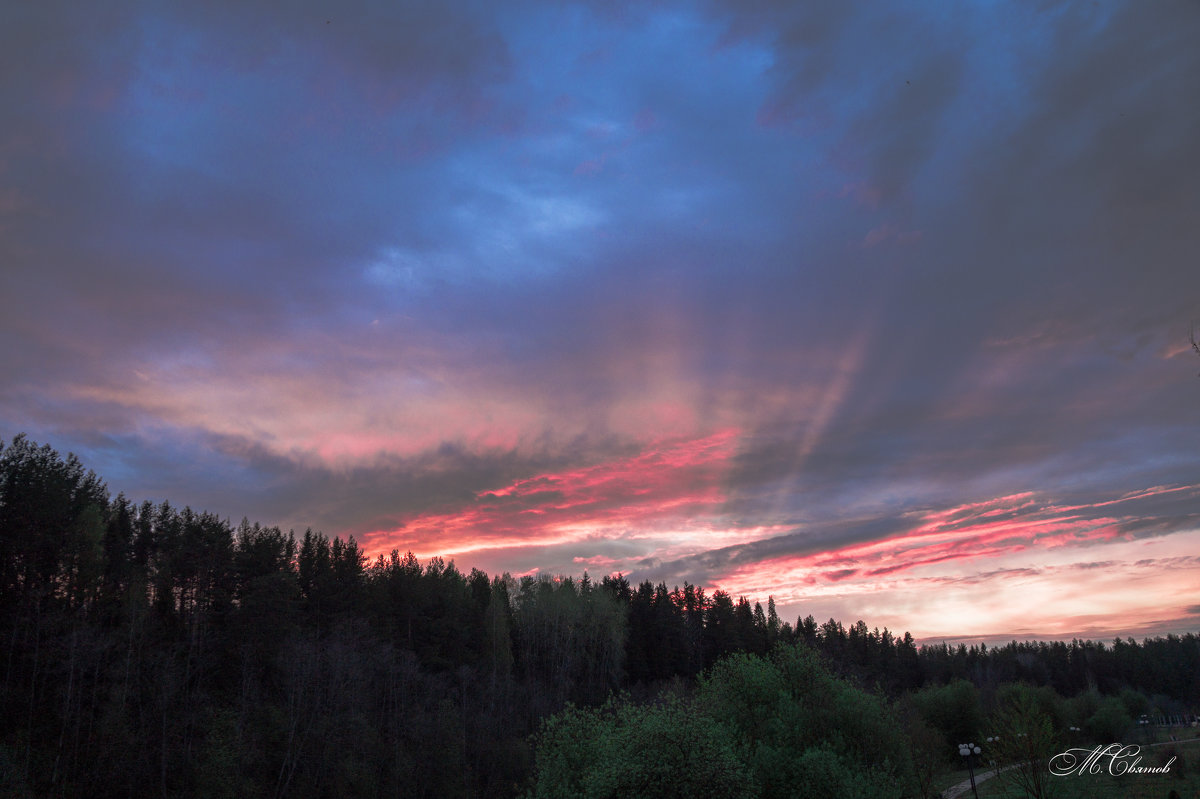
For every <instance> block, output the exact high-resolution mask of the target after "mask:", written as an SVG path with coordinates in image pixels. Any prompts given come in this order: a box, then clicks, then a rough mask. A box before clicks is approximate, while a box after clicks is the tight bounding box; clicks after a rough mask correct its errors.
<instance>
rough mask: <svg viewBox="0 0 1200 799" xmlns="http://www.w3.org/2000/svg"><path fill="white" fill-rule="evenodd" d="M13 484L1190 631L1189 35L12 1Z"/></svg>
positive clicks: (464, 563)
mask: <svg viewBox="0 0 1200 799" xmlns="http://www.w3.org/2000/svg"><path fill="white" fill-rule="evenodd" d="M3 17H4V24H3V25H0V303H2V305H0V308H2V310H0V341H2V342H3V344H2V346H0V440H5V441H10V440H11V439H12V438H13V437H14V436H16V435H17V434H19V433H21V432H25V433H27V434H28V435H29V436H30V437H31V438H32V439H34V440H35V441H37V442H39V443H49V444H51V445H52V446H53V447H55V448H56V449H58V450H59V451H60V452H64V453H65V452H68V451H70V452H74V453H76V454H77V455H79V457H80V458H81V459H82V460H83V461H84V464H85V465H86V466H88V467H89V468H92V469H94V470H95V471H96V472H97V473H98V474H99V475H100V476H101V477H103V478H104V479H105V481H106V482H107V484H108V486H109V489H110V490H111V491H112V493H113V494H116V493H117V492H118V491H120V492H124V493H125V494H126V495H127V496H128V497H130V498H131V499H132V500H134V501H141V500H143V499H150V500H152V501H155V502H159V501H162V500H169V501H170V502H171V503H172V504H173V505H175V506H180V507H181V506H184V505H189V506H191V507H193V508H195V509H205V510H210V511H213V512H216V513H218V514H220V515H221V516H223V517H228V518H230V519H231V520H232V521H233V523H235V524H236V523H237V522H238V521H239V520H240V519H241V518H243V517H246V518H249V519H250V520H251V521H258V522H261V523H263V524H266V525H279V526H281V527H283V528H284V529H285V530H286V529H294V530H296V531H297V533H300V532H302V531H303V530H304V529H306V528H309V527H311V528H313V529H314V530H320V531H323V532H325V533H326V534H327V535H329V536H331V537H332V536H335V535H337V536H342V537H346V536H351V535H352V536H354V537H355V539H356V540H357V541H358V542H359V544H360V545H361V546H362V547H363V548H364V549H365V550H366V552H367V553H368V554H369V555H370V556H371V557H372V558H373V557H375V556H376V555H378V554H380V553H386V552H389V551H390V550H392V549H393V548H395V549H398V550H399V551H400V552H401V553H402V554H403V553H404V552H406V551H412V552H413V553H414V554H416V555H417V557H418V558H420V559H422V560H426V559H428V558H431V557H434V556H441V557H444V558H445V559H446V560H453V561H454V562H455V563H456V565H457V566H458V567H459V568H460V569H461V570H463V571H464V572H465V571H469V570H470V569H471V568H481V569H483V570H485V571H487V572H488V573H489V574H499V573H502V572H505V571H507V572H511V573H512V574H514V575H520V574H533V573H537V574H550V575H560V574H572V575H576V576H578V575H581V574H582V573H583V572H584V571H587V572H588V574H589V575H590V576H591V577H592V578H593V579H598V578H599V577H600V576H602V575H606V574H612V573H618V572H619V573H622V574H624V575H626V576H627V577H628V578H629V579H630V580H632V581H634V582H640V581H641V580H645V579H649V580H652V581H654V582H655V583H658V582H660V581H662V582H665V583H667V585H668V587H671V586H674V585H682V584H684V583H685V582H690V583H692V584H695V585H698V586H702V587H704V588H705V589H706V590H708V591H709V592H711V591H714V590H717V589H721V590H725V591H728V592H730V593H731V594H733V595H735V596H739V595H745V596H747V597H748V598H749V599H751V600H752V601H761V602H763V603H764V605H765V604H766V600H767V597H768V596H773V597H774V598H775V601H776V604H777V607H778V608H779V612H780V615H781V616H782V617H783V618H784V619H785V620H787V621H789V622H792V623H794V622H795V619H797V618H798V617H802V616H807V615H809V614H812V615H814V616H815V617H816V618H817V620H818V621H823V620H825V619H828V618H836V619H839V620H841V621H843V622H844V623H847V624H849V623H853V622H854V621H855V620H857V619H862V620H864V621H866V622H867V624H868V626H870V627H876V626H878V627H880V628H883V627H888V628H889V629H891V630H893V631H897V632H898V631H904V630H907V631H911V632H912V634H913V635H914V636H915V637H917V638H918V639H921V640H937V639H939V638H954V639H964V638H969V637H975V638H978V639H980V640H1008V639H1011V638H1018V639H1025V638H1035V637H1038V638H1071V637H1081V638H1093V639H1110V638H1112V637H1114V636H1134V637H1138V638H1141V637H1144V636H1154V635H1162V634H1167V633H1171V632H1175V633H1180V632H1187V631H1192V632H1194V631H1197V630H1198V629H1200V415H1198V409H1200V378H1198V377H1197V372H1198V370H1200V358H1198V357H1197V353H1196V351H1194V350H1193V348H1192V346H1191V344H1190V342H1189V331H1190V329H1191V328H1190V326H1191V325H1192V324H1193V322H1194V321H1196V320H1200V268H1198V267H1200V261H1198V253H1200V180H1198V178H1200V147H1197V143H1198V142H1200V104H1198V103H1197V102H1196V98H1198V97H1200V48H1198V47H1196V45H1195V43H1196V42H1197V41H1200V5H1197V4H1196V3H1195V2H1192V1H1191V0H1160V1H1159V2H1153V3H1139V2H1127V3H1117V2H1103V3H1100V2H1079V3H1056V2H1032V1H1031V2H1018V3H1009V2H1004V3H1000V2H994V3H992V2H978V3H953V4H952V3H942V2H926V3H920V2H914V3H903V4H900V3H868V2H860V3H795V2H772V1H771V0H755V1H753V2H744V1H743V0H736V1H733V0H730V1H729V2H725V1H724V0H713V1H712V2H672V1H671V0H664V1H663V2H636V3H634V2H630V3H623V2H599V1H597V2H593V3H582V2H580V3H571V2H525V0H511V2H510V1H506V2H503V3H494V2H457V1H453V2H439V3H430V4H417V3H409V2H370V1H368V0H357V1H350V2H346V1H343V0H339V2H336V3H334V2H317V1H316V0H300V1H299V2H293V3H288V4H282V5H281V4H276V3H268V2H253V1H252V0H238V2H221V1H217V2H213V1H212V0H205V1H204V2H179V3H170V4H161V3H140V2H125V1H124V0H117V1H116V2H112V3H86V4H79V3H66V2H50V1H47V2H39V3H9V4H7V5H6V7H5V9H4V11H3Z"/></svg>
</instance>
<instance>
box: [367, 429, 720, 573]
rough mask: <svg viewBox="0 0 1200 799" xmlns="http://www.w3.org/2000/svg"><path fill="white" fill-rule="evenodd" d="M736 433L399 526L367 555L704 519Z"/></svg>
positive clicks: (657, 448) (676, 444)
mask: <svg viewBox="0 0 1200 799" xmlns="http://www.w3.org/2000/svg"><path fill="white" fill-rule="evenodd" d="M736 437H737V431H736V430H726V431H722V432H718V433H715V434H713V435H710V436H707V437H705V438H699V439H689V440H671V441H663V442H659V443H657V444H656V445H652V446H650V447H648V448H646V449H645V450H643V451H642V452H641V453H639V454H637V455H634V456H632V457H629V458H624V459H620V460H615V461H609V462H605V463H600V464H596V465H593V466H587V467H583V468H579V469H573V470H569V471H565V472H559V473H547V474H539V475H534V476H532V477H528V478H525V479H523V480H518V481H516V482H514V483H511V484H509V485H507V486H504V487H502V488H498V489H496V490H493V491H486V492H480V493H478V494H476V495H475V497H474V499H473V500H472V501H470V502H468V503H467V504H466V505H464V506H462V507H456V508H451V509H444V510H441V511H437V512H430V513H424V514H420V515H416V516H413V517H412V518H409V519H406V520H404V522H403V525H402V527H401V528H400V529H397V530H390V531H389V530H380V531H376V532H374V533H370V534H368V535H367V536H365V539H366V543H367V546H368V548H369V549H371V550H376V551H383V550H388V549H391V548H393V547H395V548H400V549H413V550H417V551H427V552H430V553H433V554H436V553H439V552H464V551H470V550H476V549H482V548H493V547H513V546H544V545H547V544H552V543H560V542H565V541H570V540H575V539H578V538H582V537H586V536H587V535H588V534H589V532H591V531H595V530H596V529H598V528H611V527H613V526H622V527H628V528H630V529H637V530H646V529H650V528H653V527H655V526H658V525H660V524H661V523H662V522H663V521H665V520H667V519H671V520H676V519H688V518H694V517H697V516H700V515H702V514H711V513H713V512H714V511H715V510H716V509H718V508H719V507H720V505H721V504H722V503H724V501H725V493H724V491H723V490H722V489H721V486H720V478H721V477H722V476H723V474H724V473H725V470H726V464H727V462H728V460H729V458H730V457H731V456H732V454H733V448H734V444H735V441H736Z"/></svg>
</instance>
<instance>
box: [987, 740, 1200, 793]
mask: <svg viewBox="0 0 1200 799" xmlns="http://www.w3.org/2000/svg"><path fill="white" fill-rule="evenodd" d="M1172 755H1173V756H1175V761H1174V763H1172V764H1171V769H1170V771H1169V772H1168V773H1165V774H1126V775H1121V776H1112V775H1111V774H1109V773H1107V771H1106V770H1103V769H1102V770H1101V772H1100V773H1098V774H1071V775H1068V776H1064V777H1055V778H1054V780H1053V782H1052V783H1051V786H1052V790H1053V791H1054V793H1053V796H1054V799H1167V797H1168V796H1170V794H1171V791H1172V790H1174V791H1175V792H1176V793H1178V795H1179V796H1180V797H1181V799H1200V742H1193V739H1189V740H1188V741H1187V742H1181V743H1180V744H1179V745H1178V746H1171V745H1169V744H1168V745H1166V746H1156V747H1153V748H1147V747H1143V748H1142V751H1141V758H1142V759H1141V762H1140V764H1139V765H1140V766H1142V767H1156V766H1162V765H1165V764H1166V763H1167V761H1168V760H1169V759H1170V758H1171V756H1172ZM1106 767H1107V763H1105V764H1104V767H1103V768H1106ZM964 796H967V797H970V796H971V794H970V792H967V793H966V794H964ZM1025 796H1026V794H1025V793H1024V792H1023V791H1022V790H1021V789H1020V788H1017V787H1015V786H1013V785H1011V784H1008V783H1007V781H1006V780H1005V778H1004V775H1001V776H1000V777H999V778H992V779H991V780H988V781H987V782H984V783H981V784H980V785H979V799H1024V797H1025ZM972 799H973V797H972Z"/></svg>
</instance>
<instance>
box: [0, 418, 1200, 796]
mask: <svg viewBox="0 0 1200 799" xmlns="http://www.w3.org/2000/svg"><path fill="white" fill-rule="evenodd" d="M0 641H3V642H4V646H5V652H4V678H3V680H2V681H0V718H2V719H4V721H5V724H3V725H0V794H7V795H17V796H25V795H29V796H76V795H77V796H89V797H97V798H98V799H103V798H104V797H109V796H112V797H117V796H120V797H140V796H193V795H195V796H214V797H217V796H247V797H254V796H263V797H267V796H293V797H320V796H347V797H353V796H374V795H380V794H389V793H395V794H398V795H404V796H429V797H445V796H480V797H512V796H515V795H517V794H518V793H519V792H520V791H521V790H523V789H525V788H528V786H529V783H528V780H529V775H530V774H531V773H532V771H533V766H534V761H535V758H536V759H537V762H538V764H539V769H540V772H539V773H541V774H543V775H544V782H543V779H541V778H540V779H539V782H538V783H537V784H536V786H535V788H536V790H537V791H552V790H558V789H555V788H554V786H555V785H556V784H557V785H559V786H560V787H561V786H563V785H566V786H567V787H565V788H562V789H561V790H562V791H563V792H565V794H564V795H574V794H573V793H572V790H573V789H572V788H571V787H570V786H571V785H573V784H574V783H572V782H571V780H573V779H574V780H578V779H582V777H579V776H578V775H576V776H571V775H572V774H576V772H578V774H584V773H586V774H590V775H591V776H590V777H588V779H589V780H591V782H589V783H588V785H589V787H588V788H587V790H588V791H592V792H593V793H594V794H595V795H654V794H655V793H657V794H660V795H675V793H676V792H679V793H682V792H687V791H690V792H691V793H693V794H697V795H721V794H724V795H735V796H736V795H745V796H764V797H775V796H823V795H831V796H832V795H836V796H882V797H887V796H896V795H899V794H901V793H906V794H909V795H923V796H928V794H929V792H930V787H929V786H930V783H931V772H932V768H933V766H934V764H935V761H936V760H937V758H939V757H948V758H951V759H954V755H953V746H954V744H955V743H957V742H959V741H966V740H971V739H974V740H976V741H978V739H979V738H981V737H983V736H984V735H986V734H993V733H995V732H996V728H985V726H984V724H983V721H982V717H981V711H980V695H981V693H982V695H984V696H989V697H994V698H995V700H996V704H997V705H998V707H999V710H998V712H997V714H996V716H995V718H997V720H998V721H997V723H998V724H1000V723H1002V724H1006V725H1008V726H1014V725H1017V726H1020V725H1018V722H1020V724H1021V725H1025V727H1028V728H1031V729H1034V730H1035V731H1036V732H1038V733H1039V735H1040V734H1041V733H1042V732H1045V730H1046V729H1047V726H1046V725H1048V729H1050V730H1055V729H1061V728H1062V727H1063V725H1064V724H1065V723H1067V722H1068V721H1069V722H1070V723H1073V724H1075V725H1076V726H1083V727H1084V728H1085V729H1086V730H1087V731H1088V732H1089V733H1090V734H1091V735H1092V736H1095V737H1112V738H1114V739H1116V738H1119V737H1120V733H1119V731H1120V730H1122V729H1123V728H1124V727H1125V726H1126V725H1127V722H1128V721H1129V720H1130V719H1131V718H1135V717H1136V716H1137V715H1139V714H1141V713H1143V712H1148V713H1152V714H1156V715H1157V714H1174V715H1178V714H1182V713H1184V712H1185V711H1186V710H1187V709H1188V708H1189V707H1191V706H1192V705H1194V703H1195V702H1197V701H1200V693H1198V691H1200V683H1197V682H1196V681H1195V674H1197V673H1200V637H1197V636H1196V635H1191V634H1189V635H1185V636H1167V637H1166V638H1160V639H1151V640H1146V641H1144V642H1142V643H1141V644H1138V643H1136V642H1134V641H1133V640H1126V641H1121V640H1117V641H1114V642H1112V644H1111V645H1109V646H1106V645H1104V644H1099V643H1094V642H1086V641H1072V642H1069V643H1067V642H1027V643H1024V644H1021V643H1016V642H1014V643H1012V644H1010V645H1007V646H1005V647H1001V648H996V649H987V648H985V647H983V646H973V647H967V646H965V645H958V646H955V647H950V646H947V645H945V644H942V645H937V646H925V647H920V648H918V647H917V646H916V644H915V642H914V641H913V640H912V637H911V636H910V635H908V634H905V635H904V636H902V637H899V638H897V637H894V636H892V635H891V633H889V632H888V631H887V630H883V631H879V630H878V629H874V630H872V629H870V628H868V627H867V625H866V623H865V622H862V621H859V622H856V623H854V624H853V625H850V626H849V627H845V626H843V625H842V624H841V623H839V622H837V621H835V620H833V619H831V620H829V621H828V622H826V623H825V624H822V625H818V624H817V623H816V621H815V619H813V618H812V617H811V616H810V617H808V618H806V619H802V620H798V621H797V624H796V627H795V628H794V629H793V628H792V627H791V626H789V625H788V624H786V623H784V622H783V621H782V620H780V619H779V616H778V612H777V611H776V609H775V607H774V602H773V601H772V600H770V599H768V600H767V603H766V607H765V609H764V608H763V606H762V605H759V604H757V603H753V602H751V601H749V600H746V599H745V598H741V597H739V598H735V597H732V596H730V595H728V594H726V593H724V592H721V591H717V592H715V593H714V594H713V595H711V596H708V595H706V594H705V592H704V590H703V589H700V588H698V587H696V586H693V585H690V584H685V586H684V587H683V588H682V589H680V588H678V587H676V588H674V589H673V590H669V589H668V587H667V585H666V584H664V583H659V584H658V585H653V584H651V583H649V582H643V583H641V584H640V585H639V586H637V587H636V589H635V588H634V587H632V586H630V584H629V581H628V580H626V579H625V578H624V577H622V576H620V575H616V576H613V575H609V576H605V577H604V578H603V579H602V580H601V581H600V582H599V583H598V584H593V583H592V582H591V580H590V579H589V578H588V577H587V575H586V574H585V575H584V577H583V579H581V580H579V581H575V580H573V579H572V578H569V577H563V578H555V579H549V578H539V579H534V578H528V579H522V580H515V579H513V578H512V577H510V576H508V575H504V576H501V577H496V578H494V579H489V578H488V576H487V575H486V574H484V573H483V572H481V571H479V570H473V571H472V572H471V574H470V575H469V576H466V575H464V574H463V573H462V572H460V571H459V570H458V569H457V568H456V567H455V565H454V564H453V563H452V562H451V563H447V562H444V561H443V560H441V559H440V558H434V559H432V560H430V561H429V562H428V564H426V565H424V566H423V565H422V564H420V563H418V562H417V560H416V558H415V557H414V556H413V555H412V554H411V553H408V554H407V555H405V556H403V557H402V556H401V555H400V553H398V552H392V553H390V554H389V555H385V556H380V557H378V558H377V559H376V560H375V561H374V562H373V563H372V564H370V565H369V566H368V565H367V563H366V561H365V558H364V557H363V553H362V551H361V550H360V549H359V548H358V545H357V544H356V543H355V542H354V540H353V539H343V538H338V537H333V538H330V537H328V536H325V535H324V534H322V533H320V532H313V531H308V532H306V533H304V535H303V536H301V537H300V538H299V539H298V538H297V537H296V536H295V535H294V534H293V533H292V532H290V531H287V532H285V531H283V530H280V529H279V528H264V527H262V526H260V525H257V524H251V523H250V522H249V521H243V522H242V523H241V524H240V525H239V526H237V527H236V529H235V528H234V527H232V526H231V525H230V524H229V522H228V521H227V520H224V519H222V518H221V517H219V516H217V515H215V514H212V513H208V512H196V511H193V510H192V509H190V508H186V507H185V508H182V509H180V508H176V507H174V506H172V505H170V504H169V503H167V502H161V503H159V504H157V505H155V504H153V503H150V502H143V503H141V504H140V505H136V504H134V503H131V502H130V501H129V500H127V499H126V498H125V497H124V496H122V495H118V496H117V498H116V499H115V500H110V499H109V497H108V493H107V489H106V488H105V486H104V484H103V483H102V482H101V481H100V480H99V478H97V477H96V475H95V474H93V473H92V472H89V471H87V470H86V469H84V467H83V466H82V464H80V462H79V461H78V459H76V458H75V457H74V456H73V455H68V456H67V457H65V458H63V457H60V456H59V455H58V453H56V452H55V451H54V450H52V449H51V448H49V447H48V446H39V445H37V444H34V443H32V442H30V441H28V440H27V439H26V438H25V437H24V436H18V437H17V438H16V439H15V440H13V441H12V442H11V443H10V444H8V445H3V444H0ZM797 642H803V643H802V644H801V645H798V646H797V645H796V643H797ZM768 653H769V654H768ZM705 667H709V668H710V669H711V670H710V671H709V672H708V673H707V674H706V675H705V676H704V677H703V678H702V679H698V680H697V679H694V678H696V677H697V675H699V674H700V673H701V671H702V669H704V668H705ZM968 679H969V680H970V682H968V681H967V680H968ZM1018 679H1021V680H1025V681H1027V682H1028V683H1029V685H1027V686H1020V687H1017V688H1009V687H1005V683H1007V682H1014V681H1017V680H1018ZM664 685H672V686H674V688H675V689H676V692H677V694H678V695H679V696H692V697H693V698H691V699H687V700H685V699H670V700H656V701H653V702H650V703H648V704H647V703H642V704H635V703H633V702H632V701H626V702H618V703H610V704H609V705H608V706H607V707H606V708H605V709H604V710H603V711H600V710H586V709H576V710H573V711H571V713H573V714H575V715H574V716H571V715H570V714H568V715H567V716H564V718H565V719H567V720H566V721H562V722H554V723H550V722H548V724H549V726H548V727H547V728H546V729H545V734H544V735H543V737H542V738H540V739H539V743H540V744H541V745H540V746H539V748H538V750H537V751H536V752H535V751H534V750H533V749H532V746H531V739H530V735H531V733H533V731H534V730H536V729H537V728H538V725H539V724H540V723H541V721H542V720H543V719H546V718H550V717H552V716H554V714H555V713H558V712H559V711H560V710H562V708H563V706H564V704H565V703H566V702H567V701H574V702H576V703H579V704H580V705H581V706H595V705H599V704H600V703H603V702H604V701H605V700H606V698H607V697H609V696H610V695H611V693H612V692H613V691H619V690H621V689H623V688H624V689H628V690H630V691H632V692H633V693H634V695H636V696H638V697H642V698H647V697H653V696H655V695H656V692H658V690H659V689H661V688H662V686H664ZM856 685H870V686H874V687H875V688H876V690H877V691H880V692H881V693H882V692H886V693H887V694H888V695H890V696H891V697H892V698H893V699H895V697H896V696H897V694H900V693H902V692H903V691H905V690H913V689H918V688H922V686H923V688H922V690H918V691H916V693H913V694H912V695H911V696H910V697H909V698H908V699H907V700H905V699H901V700H900V701H897V702H894V703H893V705H892V707H893V708H894V709H895V718H896V719H898V723H899V725H900V726H899V727H898V726H897V721H895V720H893V716H892V714H891V713H889V710H888V708H887V707H886V706H885V705H884V703H883V701H882V699H881V698H880V697H878V696H873V695H870V694H867V693H865V692H863V691H861V690H859V689H857V688H855V687H854V686H856ZM1118 691H1120V695H1119V697H1117V698H1113V697H1114V696H1115V695H1116V693H1117V692H1118ZM1056 692H1061V693H1062V694H1063V695H1065V696H1071V697H1073V698H1072V699H1070V700H1069V701H1068V702H1067V703H1064V702H1062V701H1061V700H1060V699H1059V696H1058V693H1056ZM1147 696H1152V699H1150V700H1147V699H1146V697H1147ZM1006 708H1007V709H1006ZM1013 708H1016V709H1015V710H1014V709H1013ZM1022 714H1024V715H1022ZM571 719H574V721H571ZM1039 720H1040V721H1039ZM1034 722H1036V723H1034ZM555 725H558V726H555ZM1030 725H1032V726H1030ZM985 729H986V732H985ZM901 730H902V732H901ZM597 736H600V737H601V738H603V739H604V745H603V746H600V747H599V748H598V749H596V750H595V751H593V750H592V745H593V744H595V743H597V741H598V740H599V739H598V738H597ZM1034 737H1037V736H1034ZM543 750H544V751H543ZM1019 754H1020V753H1013V754H1011V755H1010V756H1012V757H1016V756H1018V755H1019ZM556 764H557V765H556ZM563 764H566V765H563ZM556 775H557V776H556ZM681 775H682V776H681Z"/></svg>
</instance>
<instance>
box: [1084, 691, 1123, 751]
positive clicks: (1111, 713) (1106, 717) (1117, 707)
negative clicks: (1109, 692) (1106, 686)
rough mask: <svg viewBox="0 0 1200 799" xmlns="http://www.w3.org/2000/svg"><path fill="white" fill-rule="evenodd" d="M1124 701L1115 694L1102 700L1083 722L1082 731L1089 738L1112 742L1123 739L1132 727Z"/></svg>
mask: <svg viewBox="0 0 1200 799" xmlns="http://www.w3.org/2000/svg"><path fill="white" fill-rule="evenodd" d="M1125 708H1126V706H1125V703H1124V702H1122V701H1121V700H1120V699H1119V698H1117V697H1115V696H1110V697H1108V698H1107V699H1105V700H1103V701H1102V702H1101V703H1100V705H1099V707H1097V708H1096V711H1095V712H1094V713H1093V714H1092V715H1091V716H1090V717H1089V718H1088V719H1087V720H1086V721H1084V722H1083V731H1084V733H1085V734H1086V735H1087V736H1088V738H1089V739H1091V740H1093V741H1097V742H1104V743H1112V742H1115V741H1123V740H1125V739H1126V737H1127V733H1128V732H1129V730H1130V729H1131V728H1132V727H1133V719H1132V718H1130V717H1129V713H1128V711H1127V710H1126V709H1125Z"/></svg>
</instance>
